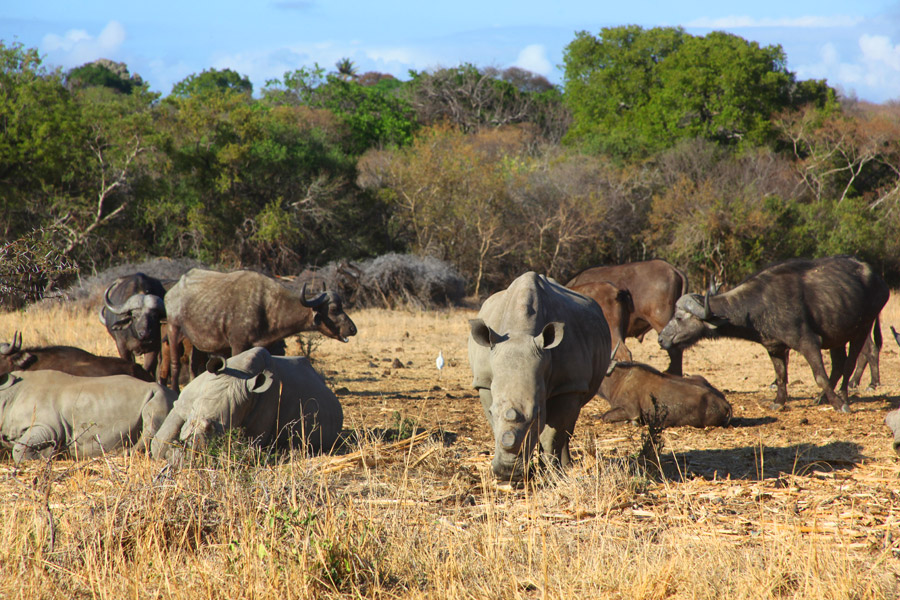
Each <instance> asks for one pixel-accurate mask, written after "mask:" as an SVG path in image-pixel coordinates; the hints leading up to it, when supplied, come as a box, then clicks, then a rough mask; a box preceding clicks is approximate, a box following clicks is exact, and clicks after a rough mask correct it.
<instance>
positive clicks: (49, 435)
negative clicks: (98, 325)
mask: <svg viewBox="0 0 900 600" xmlns="http://www.w3.org/2000/svg"><path fill="white" fill-rule="evenodd" d="M175 396H176V395H175V393H174V392H172V391H170V390H168V389H166V388H164V387H163V386H161V385H159V384H156V383H149V382H146V381H141V380H139V379H135V378H134V377H131V376H129V375H112V376H109V377H78V376H75V375H69V374H68V373H62V372H60V371H49V370H47V371H13V372H11V373H7V374H5V375H2V376H0V445H2V447H3V448H4V449H5V450H7V451H9V450H11V451H12V456H13V460H14V461H15V462H16V463H19V462H21V461H23V460H28V459H34V458H39V457H42V456H44V457H46V456H50V455H53V454H61V455H68V456H70V457H72V458H90V457H94V456H100V455H101V454H104V453H109V452H115V451H118V450H121V449H122V448H124V447H127V446H131V445H133V446H134V448H135V449H137V450H148V449H149V442H150V438H152V437H153V435H154V433H155V432H156V430H157V429H159V427H160V425H162V423H163V420H164V419H165V418H166V414H168V412H169V409H171V408H172V403H173V402H174V400H175Z"/></svg>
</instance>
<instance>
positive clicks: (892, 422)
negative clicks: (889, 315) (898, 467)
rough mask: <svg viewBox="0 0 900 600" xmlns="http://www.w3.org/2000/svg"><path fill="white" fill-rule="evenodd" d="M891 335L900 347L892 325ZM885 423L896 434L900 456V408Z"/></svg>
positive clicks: (885, 419) (885, 418)
mask: <svg viewBox="0 0 900 600" xmlns="http://www.w3.org/2000/svg"><path fill="white" fill-rule="evenodd" d="M891 333H892V334H893V335H894V339H895V340H897V345H900V333H897V330H896V329H894V326H893V325H891ZM884 423H885V425H887V426H888V427H889V428H890V430H891V433H893V434H894V444H893V445H894V452H896V453H897V454H898V455H900V408H896V409H894V410H892V411H891V412H889V413H888V414H887V416H885V417H884Z"/></svg>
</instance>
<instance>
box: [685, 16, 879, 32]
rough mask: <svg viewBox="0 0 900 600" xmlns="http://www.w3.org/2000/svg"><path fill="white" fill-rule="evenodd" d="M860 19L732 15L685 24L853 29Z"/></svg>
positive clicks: (721, 26)
mask: <svg viewBox="0 0 900 600" xmlns="http://www.w3.org/2000/svg"><path fill="white" fill-rule="evenodd" d="M862 21H863V18H862V17H851V16H847V15H840V16H834V17H815V16H807V17H795V18H783V19H771V18H765V19H756V18H754V17H747V16H739V15H732V16H728V17H720V18H712V17H701V18H699V19H695V20H693V21H691V22H689V23H686V24H685V27H687V28H699V29H741V28H747V27H797V28H802V29H820V28H825V27H855V26H857V25H859V24H860V23H862Z"/></svg>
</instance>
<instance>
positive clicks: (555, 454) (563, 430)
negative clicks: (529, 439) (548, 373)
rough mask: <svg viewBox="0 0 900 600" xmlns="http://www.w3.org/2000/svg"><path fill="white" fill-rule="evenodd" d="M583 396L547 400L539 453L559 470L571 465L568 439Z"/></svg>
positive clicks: (573, 429)
mask: <svg viewBox="0 0 900 600" xmlns="http://www.w3.org/2000/svg"><path fill="white" fill-rule="evenodd" d="M582 400H583V394H563V395H561V396H553V397H552V398H549V399H548V400H547V423H546V424H545V425H544V429H543V430H542V431H541V435H540V442H541V452H542V453H543V455H544V458H545V459H549V460H550V462H551V464H553V465H558V466H559V467H561V468H565V467H568V466H569V465H570V464H571V463H572V457H571V456H570V454H569V439H570V438H571V437H572V432H573V431H575V421H577V420H578V414H579V413H580V412H581V405H582Z"/></svg>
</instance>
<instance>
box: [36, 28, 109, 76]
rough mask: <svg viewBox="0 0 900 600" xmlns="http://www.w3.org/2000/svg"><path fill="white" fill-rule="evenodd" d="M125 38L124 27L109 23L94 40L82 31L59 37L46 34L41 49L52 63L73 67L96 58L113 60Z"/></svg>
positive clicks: (71, 30)
mask: <svg viewBox="0 0 900 600" xmlns="http://www.w3.org/2000/svg"><path fill="white" fill-rule="evenodd" d="M125 37H126V35H125V27H123V26H122V24H121V23H119V22H118V21H110V22H109V23H107V25H106V27H104V28H103V31H101V32H100V34H99V35H98V36H97V37H96V38H95V37H93V36H91V35H90V34H89V33H88V32H87V31H85V30H83V29H70V30H69V31H67V32H66V33H64V34H63V35H61V36H60V35H56V34H55V33H48V34H47V35H45V36H44V39H43V43H42V48H43V49H44V50H46V51H47V53H48V54H49V55H50V56H51V57H52V59H53V62H55V63H57V64H60V65H62V66H64V67H74V66H78V65H82V64H84V63H86V62H90V61H92V60H96V59H98V58H110V59H112V58H115V56H116V53H117V52H118V51H119V48H121V46H122V44H123V43H124V42H125Z"/></svg>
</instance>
